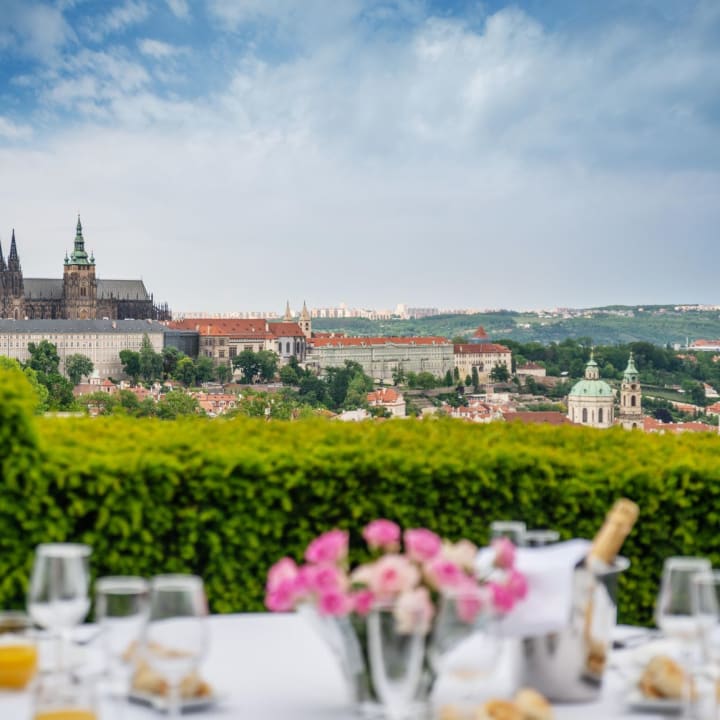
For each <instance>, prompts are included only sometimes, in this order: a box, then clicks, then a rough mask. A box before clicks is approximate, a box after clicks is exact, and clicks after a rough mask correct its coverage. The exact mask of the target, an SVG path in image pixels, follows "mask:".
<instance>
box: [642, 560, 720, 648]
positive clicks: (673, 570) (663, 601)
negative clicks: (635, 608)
mask: <svg viewBox="0 0 720 720" xmlns="http://www.w3.org/2000/svg"><path fill="white" fill-rule="evenodd" d="M711 567H712V566H711V564H710V560H708V559H707V558H700V557H670V558H667V559H666V560H665V564H664V565H663V573H662V579H661V581H660V594H659V595H658V600H657V607H656V612H655V622H656V623H657V626H658V627H659V628H660V629H661V630H662V631H663V633H664V634H666V635H668V636H669V637H671V638H675V639H677V640H678V641H679V642H680V643H682V644H683V645H684V646H686V647H687V645H688V644H689V643H692V642H693V641H694V640H695V639H696V638H697V621H696V619H695V617H694V614H693V599H692V595H693V592H692V581H693V578H694V577H695V576H696V575H698V574H700V573H709V572H710V569H711Z"/></svg>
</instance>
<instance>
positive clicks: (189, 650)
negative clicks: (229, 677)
mask: <svg viewBox="0 0 720 720" xmlns="http://www.w3.org/2000/svg"><path fill="white" fill-rule="evenodd" d="M207 612H208V611H207V600H206V599H205V589H204V587H203V581H202V580H201V579H200V578H199V577H197V576H195V575H158V576H157V577H154V578H153V579H152V580H151V581H150V612H149V615H148V618H147V622H146V624H145V628H144V631H143V639H142V655H143V658H144V660H145V661H146V662H147V663H148V664H149V665H150V667H152V668H153V669H154V670H155V671H156V672H158V673H159V674H160V675H162V676H163V678H165V681H166V682H167V684H168V714H169V716H170V717H175V718H178V717H180V700H181V698H180V685H181V682H182V680H183V678H184V677H186V676H187V675H189V674H190V673H192V672H193V671H194V670H195V669H196V668H197V666H198V664H199V663H200V660H201V659H202V657H203V655H204V654H205V651H206V649H207V644H208V636H207V626H206V622H205V621H206V616H207Z"/></svg>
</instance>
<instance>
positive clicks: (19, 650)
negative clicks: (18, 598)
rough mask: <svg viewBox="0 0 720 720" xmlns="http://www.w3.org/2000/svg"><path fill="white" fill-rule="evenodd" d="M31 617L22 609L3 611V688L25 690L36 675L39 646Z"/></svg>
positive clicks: (0, 628) (0, 629)
mask: <svg viewBox="0 0 720 720" xmlns="http://www.w3.org/2000/svg"><path fill="white" fill-rule="evenodd" d="M31 630H32V626H31V623H30V618H29V617H28V616H27V615H26V614H25V613H22V612H12V611H8V612H0V688H2V689H3V690H23V689H24V688H26V687H27V686H28V684H29V683H30V681H31V680H32V679H33V677H35V673H36V672H37V666H38V649H37V644H36V643H35V640H34V639H33V637H32V636H31Z"/></svg>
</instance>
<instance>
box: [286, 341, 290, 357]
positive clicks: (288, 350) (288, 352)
mask: <svg viewBox="0 0 720 720" xmlns="http://www.w3.org/2000/svg"><path fill="white" fill-rule="evenodd" d="M285 352H286V353H287V354H288V355H289V354H290V343H289V342H286V343H285Z"/></svg>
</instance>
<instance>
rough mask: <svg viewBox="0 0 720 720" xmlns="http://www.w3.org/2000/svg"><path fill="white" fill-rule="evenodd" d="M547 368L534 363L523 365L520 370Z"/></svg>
mask: <svg viewBox="0 0 720 720" xmlns="http://www.w3.org/2000/svg"><path fill="white" fill-rule="evenodd" d="M544 369H545V368H544V367H543V366H542V365H538V364H537V363H534V362H528V363H525V364H524V365H521V366H520V367H519V368H518V370H544Z"/></svg>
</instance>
